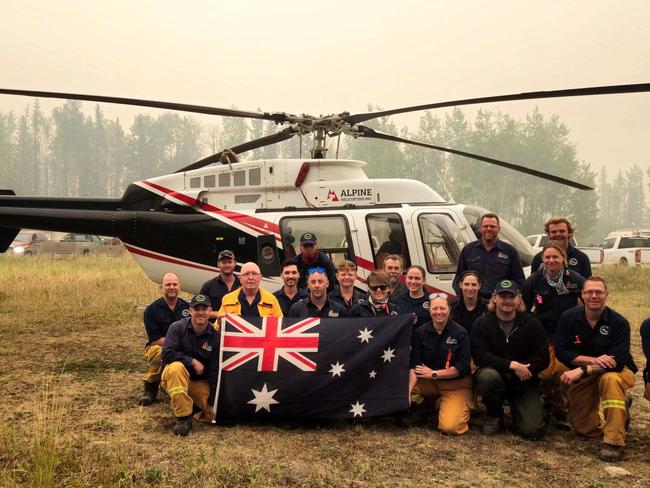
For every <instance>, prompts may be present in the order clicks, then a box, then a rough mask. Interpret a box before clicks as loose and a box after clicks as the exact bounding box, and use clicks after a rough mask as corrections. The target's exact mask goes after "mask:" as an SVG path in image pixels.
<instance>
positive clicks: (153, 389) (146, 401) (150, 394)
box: [138, 381, 160, 407]
mask: <svg viewBox="0 0 650 488" xmlns="http://www.w3.org/2000/svg"><path fill="white" fill-rule="evenodd" d="M158 386H160V383H149V382H148V381H145V382H144V394H143V395H142V398H140V400H138V404H139V405H144V406H145V407H147V406H149V405H153V403H154V402H155V401H156V396H158Z"/></svg>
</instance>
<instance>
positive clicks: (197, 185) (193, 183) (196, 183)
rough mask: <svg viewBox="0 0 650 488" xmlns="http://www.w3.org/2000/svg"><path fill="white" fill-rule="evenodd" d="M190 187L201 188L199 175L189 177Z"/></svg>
mask: <svg viewBox="0 0 650 488" xmlns="http://www.w3.org/2000/svg"><path fill="white" fill-rule="evenodd" d="M190 188H201V177H200V176H197V177H195V178H190Z"/></svg>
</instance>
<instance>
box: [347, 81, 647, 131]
mask: <svg viewBox="0 0 650 488" xmlns="http://www.w3.org/2000/svg"><path fill="white" fill-rule="evenodd" d="M648 91H650V83H637V84H630V85H612V86H594V87H586V88H570V89H566V90H551V91H536V92H526V93H516V94H512V95H497V96H493V97H481V98H467V99H465V100H452V101H449V102H438V103H428V104H425V105H415V106H412V107H403V108H396V109H392V110H380V111H378V112H367V113H359V114H352V115H343V119H344V120H345V121H346V122H349V123H350V124H358V123H360V122H366V121H368V120H372V119H376V118H379V117H386V116H388V115H396V114H402V113H407V112H417V111H418V110H432V109H435V108H444V107H458V106H461V105H473V104H478V103H493V102H509V101H513V100H535V99H542V98H562V97H582V96H588V95H615V94H624V93H642V92H648Z"/></svg>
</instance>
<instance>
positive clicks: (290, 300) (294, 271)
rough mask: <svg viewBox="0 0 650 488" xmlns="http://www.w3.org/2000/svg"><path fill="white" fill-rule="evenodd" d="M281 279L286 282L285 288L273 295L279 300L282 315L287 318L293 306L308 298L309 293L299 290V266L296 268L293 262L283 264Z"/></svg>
mask: <svg viewBox="0 0 650 488" xmlns="http://www.w3.org/2000/svg"><path fill="white" fill-rule="evenodd" d="M280 277H281V278H282V281H283V282H284V286H283V287H282V288H280V289H279V290H278V291H276V292H275V293H273V295H274V296H275V298H277V299H278V303H279V304H280V308H281V309H282V313H283V314H284V316H285V317H286V316H287V315H288V313H289V309H290V308H291V306H292V305H293V304H294V303H298V302H299V301H300V300H302V299H303V298H307V297H308V296H309V293H307V292H306V291H305V290H301V289H300V288H298V278H299V277H300V272H299V271H298V266H296V263H294V262H293V261H291V260H286V261H285V262H284V263H282V272H281V274H280Z"/></svg>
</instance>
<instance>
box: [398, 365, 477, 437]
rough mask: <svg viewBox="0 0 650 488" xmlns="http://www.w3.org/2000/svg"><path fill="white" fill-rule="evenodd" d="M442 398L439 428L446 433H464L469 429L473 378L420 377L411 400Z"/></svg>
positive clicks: (420, 400) (418, 401) (418, 402)
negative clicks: (444, 378)
mask: <svg viewBox="0 0 650 488" xmlns="http://www.w3.org/2000/svg"><path fill="white" fill-rule="evenodd" d="M438 398H439V399H440V408H439V411H438V429H440V431H441V432H444V433H445V434H451V435H463V434H464V433H465V432H467V431H468V430H469V427H468V425H467V424H468V422H469V413H470V405H471V404H472V378H471V377H466V378H457V379H453V380H434V379H428V378H426V379H425V378H418V380H417V382H416V383H415V387H414V388H413V392H412V393H411V401H412V402H413V403H416V404H420V403H422V402H423V401H425V399H431V400H436V399H438Z"/></svg>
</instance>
